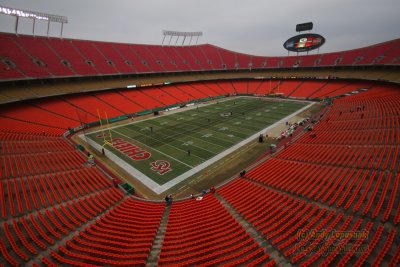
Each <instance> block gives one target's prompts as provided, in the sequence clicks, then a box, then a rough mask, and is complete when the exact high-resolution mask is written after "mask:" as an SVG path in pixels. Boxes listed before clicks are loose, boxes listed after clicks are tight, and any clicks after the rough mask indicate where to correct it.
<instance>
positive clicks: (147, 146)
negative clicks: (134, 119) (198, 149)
mask: <svg viewBox="0 0 400 267" xmlns="http://www.w3.org/2000/svg"><path fill="white" fill-rule="evenodd" d="M113 131H114V132H117V133H118V134H120V135H122V136H125V137H126V138H128V139H130V140H133V141H135V142H138V143H140V144H142V145H144V146H145V147H147V148H150V149H153V150H154V151H157V152H158V153H160V154H163V155H164V156H167V157H169V158H171V159H174V160H176V161H177V162H179V163H182V164H183V165H186V166H188V167H189V168H193V167H194V166H191V165H189V164H186V163H185V162H182V161H180V160H179V159H176V158H174V157H172V156H171V155H168V154H166V153H164V152H161V151H160V150H158V149H155V148H154V147H149V146H148V145H146V144H143V143H142V142H140V141H138V140H136V139H133V138H131V137H129V136H127V135H126V134H123V133H121V132H118V131H117V130H113ZM182 151H184V150H182Z"/></svg>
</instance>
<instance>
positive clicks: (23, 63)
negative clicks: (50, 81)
mask: <svg viewBox="0 0 400 267" xmlns="http://www.w3.org/2000/svg"><path fill="white" fill-rule="evenodd" d="M14 38H16V37H15V36H13V35H8V34H0V42H1V47H0V58H1V59H5V60H9V61H11V62H10V63H11V64H13V65H15V67H16V70H17V71H18V73H21V74H23V76H24V77H30V78H40V77H49V76H50V73H48V72H47V71H46V69H45V68H44V67H41V66H39V65H37V64H35V63H34V62H33V58H32V56H30V55H29V54H28V53H27V52H26V51H24V50H22V48H21V47H20V46H18V45H17V44H16V43H15V41H14ZM9 68H10V69H13V67H9ZM14 73H17V72H14ZM17 75H18V76H17V77H15V78H16V79H18V78H22V77H21V76H20V75H19V74H17ZM10 78H11V77H10Z"/></svg>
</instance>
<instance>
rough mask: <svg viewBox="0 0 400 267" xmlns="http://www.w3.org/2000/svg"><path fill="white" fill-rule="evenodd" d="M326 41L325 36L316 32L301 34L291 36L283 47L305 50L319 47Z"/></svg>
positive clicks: (291, 49)
mask: <svg viewBox="0 0 400 267" xmlns="http://www.w3.org/2000/svg"><path fill="white" fill-rule="evenodd" d="M324 43H325V38H324V37H323V36H321V35H319V34H315V33H305V34H299V35H296V36H293V37H291V38H289V39H288V40H287V41H286V42H285V43H284V44H283V47H284V48H285V49H287V50H289V51H293V52H305V51H310V50H314V49H317V48H319V47H320V46H322V45H323V44H324Z"/></svg>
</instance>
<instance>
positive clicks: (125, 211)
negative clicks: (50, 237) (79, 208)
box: [50, 198, 165, 266]
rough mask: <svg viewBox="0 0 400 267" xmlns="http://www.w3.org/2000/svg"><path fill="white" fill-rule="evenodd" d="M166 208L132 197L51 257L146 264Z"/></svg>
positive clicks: (81, 260)
mask: <svg viewBox="0 0 400 267" xmlns="http://www.w3.org/2000/svg"><path fill="white" fill-rule="evenodd" d="M164 207H165V205H164V204H160V203H150V202H142V201H137V200H134V199H133V198H128V199H126V200H125V201H123V202H121V203H120V204H118V205H117V206H115V207H114V208H113V209H111V210H110V212H109V213H107V214H105V215H103V216H102V217H101V218H100V219H98V220H96V222H95V223H94V224H92V225H90V226H88V227H86V228H85V229H84V230H83V231H81V232H79V234H76V235H75V236H74V237H73V238H72V239H71V240H69V241H67V242H66V244H65V246H59V247H58V249H57V251H53V252H51V254H50V255H51V258H52V260H53V261H55V262H57V263H58V264H61V265H63V264H69V262H68V261H73V262H82V263H86V264H94V265H112V266H145V265H146V260H147V258H148V255H149V252H150V248H151V245H152V243H153V240H154V238H155V235H156V232H157V229H158V226H159V224H160V221H161V216H162V214H163V212H164Z"/></svg>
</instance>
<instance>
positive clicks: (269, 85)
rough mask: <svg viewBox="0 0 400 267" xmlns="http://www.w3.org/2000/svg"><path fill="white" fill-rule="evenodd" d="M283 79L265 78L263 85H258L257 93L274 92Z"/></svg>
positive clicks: (266, 93)
mask: <svg viewBox="0 0 400 267" xmlns="http://www.w3.org/2000/svg"><path fill="white" fill-rule="evenodd" d="M280 83H281V81H277V80H263V81H262V83H261V85H260V86H259V87H258V90H257V94H259V95H268V94H273V92H275V91H276V90H277V89H278V85H279V86H280Z"/></svg>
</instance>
